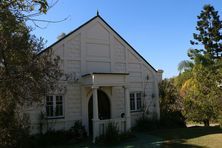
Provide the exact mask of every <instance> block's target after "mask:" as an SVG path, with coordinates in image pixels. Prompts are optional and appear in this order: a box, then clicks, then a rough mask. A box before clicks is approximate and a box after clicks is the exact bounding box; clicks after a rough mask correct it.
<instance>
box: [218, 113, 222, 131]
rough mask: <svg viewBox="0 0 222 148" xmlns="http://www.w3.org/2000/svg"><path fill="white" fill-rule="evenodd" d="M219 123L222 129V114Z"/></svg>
mask: <svg viewBox="0 0 222 148" xmlns="http://www.w3.org/2000/svg"><path fill="white" fill-rule="evenodd" d="M218 122H219V126H220V128H222V112H221V114H220V115H219V117H218Z"/></svg>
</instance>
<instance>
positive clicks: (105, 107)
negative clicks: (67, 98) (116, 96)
mask: <svg viewBox="0 0 222 148" xmlns="http://www.w3.org/2000/svg"><path fill="white" fill-rule="evenodd" d="M97 97H98V117H99V119H100V120H105V119H110V117H111V114H110V100H109V97H108V96H107V95H106V94H105V93H104V92H103V91H102V90H98V91H97ZM92 118H93V95H92V96H91V97H90V99H89V103H88V119H89V134H90V135H91V134H92V132H93V130H92V129H93V128H92V126H93V125H92Z"/></svg>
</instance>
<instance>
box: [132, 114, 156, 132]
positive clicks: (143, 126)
mask: <svg viewBox="0 0 222 148" xmlns="http://www.w3.org/2000/svg"><path fill="white" fill-rule="evenodd" d="M157 128H159V121H158V120H157V119H150V118H148V117H144V116H143V117H141V118H139V119H137V120H136V126H135V127H134V128H133V129H134V130H136V131H150V130H155V129H157Z"/></svg>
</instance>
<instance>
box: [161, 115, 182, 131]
mask: <svg viewBox="0 0 222 148" xmlns="http://www.w3.org/2000/svg"><path fill="white" fill-rule="evenodd" d="M185 119H186V118H185V117H184V116H183V115H182V113H181V112H180V111H174V112H165V113H161V118H160V122H159V126H160V127H161V128H179V127H186V122H185Z"/></svg>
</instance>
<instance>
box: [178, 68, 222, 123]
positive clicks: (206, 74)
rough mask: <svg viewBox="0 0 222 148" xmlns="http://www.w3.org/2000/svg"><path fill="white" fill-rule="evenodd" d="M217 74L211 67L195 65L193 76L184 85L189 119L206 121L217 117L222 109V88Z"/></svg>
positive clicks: (186, 110)
mask: <svg viewBox="0 0 222 148" xmlns="http://www.w3.org/2000/svg"><path fill="white" fill-rule="evenodd" d="M218 76H219V74H215V73H214V72H213V71H212V70H211V69H210V68H209V67H206V66H203V65H201V64H198V65H195V67H194V68H193V70H192V78H191V79H189V81H187V82H186V83H185V84H184V85H183V88H182V90H183V92H184V102H185V103H184V104H185V106H184V107H185V115H186V117H187V118H188V119H189V120H193V121H198V122H202V121H203V122H204V125H205V126H209V121H210V120H212V119H217V117H218V115H219V112H220V110H221V96H222V91H221V88H220V87H218V83H216V82H217V79H220V78H218Z"/></svg>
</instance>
